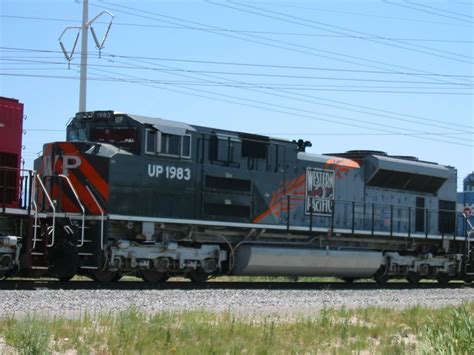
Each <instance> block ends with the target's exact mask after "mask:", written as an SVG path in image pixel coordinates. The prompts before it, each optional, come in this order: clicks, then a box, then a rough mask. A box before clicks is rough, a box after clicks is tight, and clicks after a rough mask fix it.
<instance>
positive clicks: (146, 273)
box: [140, 270, 169, 283]
mask: <svg viewBox="0 0 474 355" xmlns="http://www.w3.org/2000/svg"><path fill="white" fill-rule="evenodd" d="M140 277H141V278H142V280H143V281H145V282H149V283H160V282H166V281H167V280H168V279H169V276H168V275H167V274H166V273H165V272H160V271H156V270H140Z"/></svg>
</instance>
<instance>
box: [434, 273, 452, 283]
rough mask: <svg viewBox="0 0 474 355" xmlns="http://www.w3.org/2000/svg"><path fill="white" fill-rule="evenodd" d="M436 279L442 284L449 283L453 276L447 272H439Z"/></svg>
mask: <svg viewBox="0 0 474 355" xmlns="http://www.w3.org/2000/svg"><path fill="white" fill-rule="evenodd" d="M436 280H438V283H439V284H440V285H447V284H448V283H449V281H451V277H450V276H449V274H448V273H446V272H438V273H437V274H436Z"/></svg>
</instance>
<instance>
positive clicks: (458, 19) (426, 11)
mask: <svg viewBox="0 0 474 355" xmlns="http://www.w3.org/2000/svg"><path fill="white" fill-rule="evenodd" d="M382 2H384V3H386V4H389V5H393V6H398V7H403V8H406V9H411V10H415V11H419V12H423V13H428V14H431V15H435V16H440V17H444V18H449V19H452V20H457V21H461V22H466V23H469V24H473V23H474V22H473V21H470V20H466V19H461V18H459V17H455V16H449V15H445V14H440V13H438V12H435V11H429V10H423V9H418V8H416V7H413V6H408V5H402V4H400V3H396V2H391V1H389V0H382Z"/></svg>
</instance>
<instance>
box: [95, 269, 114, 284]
mask: <svg viewBox="0 0 474 355" xmlns="http://www.w3.org/2000/svg"><path fill="white" fill-rule="evenodd" d="M121 277H122V275H120V273H119V272H118V271H110V270H93V271H92V272H91V278H92V280H94V281H97V282H114V281H118V280H119V279H120V278H121Z"/></svg>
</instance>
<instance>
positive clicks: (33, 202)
mask: <svg viewBox="0 0 474 355" xmlns="http://www.w3.org/2000/svg"><path fill="white" fill-rule="evenodd" d="M31 204H32V205H33V206H34V211H35V224H34V226H33V249H34V248H35V247H36V242H37V240H38V239H37V238H36V236H37V229H38V205H37V204H36V201H31Z"/></svg>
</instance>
